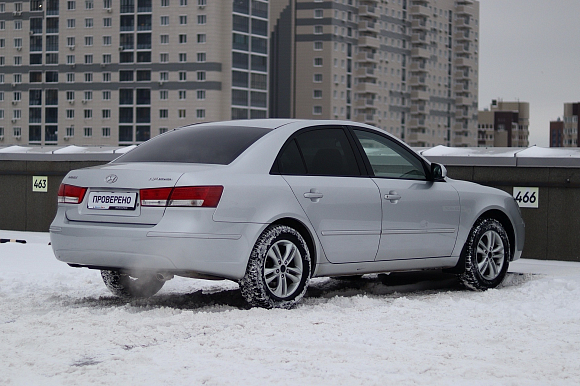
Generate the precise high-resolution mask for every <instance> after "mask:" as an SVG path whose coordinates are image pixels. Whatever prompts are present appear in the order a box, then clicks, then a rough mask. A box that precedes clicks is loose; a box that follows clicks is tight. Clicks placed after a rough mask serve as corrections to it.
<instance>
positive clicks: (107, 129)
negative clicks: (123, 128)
mask: <svg viewBox="0 0 580 386" xmlns="http://www.w3.org/2000/svg"><path fill="white" fill-rule="evenodd" d="M101 130H102V132H103V137H104V138H109V137H110V136H111V128H110V127H103V128H102V129H101Z"/></svg>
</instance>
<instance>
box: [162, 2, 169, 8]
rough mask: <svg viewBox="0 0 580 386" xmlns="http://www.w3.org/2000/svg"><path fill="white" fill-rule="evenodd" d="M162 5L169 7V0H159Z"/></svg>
mask: <svg viewBox="0 0 580 386" xmlns="http://www.w3.org/2000/svg"><path fill="white" fill-rule="evenodd" d="M161 6H162V7H169V0H161Z"/></svg>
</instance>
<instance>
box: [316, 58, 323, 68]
mask: <svg viewBox="0 0 580 386" xmlns="http://www.w3.org/2000/svg"><path fill="white" fill-rule="evenodd" d="M314 67H322V58H314Z"/></svg>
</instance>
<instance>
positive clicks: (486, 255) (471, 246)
mask: <svg viewBox="0 0 580 386" xmlns="http://www.w3.org/2000/svg"><path fill="white" fill-rule="evenodd" d="M463 253H464V257H465V272H464V273H462V274H461V275H459V278H460V280H461V282H462V283H463V285H464V286H465V287H467V288H469V289H472V290H475V291H484V290H486V289H489V288H495V287H497V286H498V285H499V284H501V282H502V281H503V279H504V278H505V275H506V273H507V270H508V266H509V261H510V243H509V239H508V236H507V233H506V231H505V229H504V228H503V226H502V225H501V223H500V222H499V221H497V220H494V219H484V220H481V221H479V222H477V223H476V224H475V226H474V227H473V229H472V230H471V233H470V234H469V238H468V239H467V243H466V244H465V247H464V249H463Z"/></svg>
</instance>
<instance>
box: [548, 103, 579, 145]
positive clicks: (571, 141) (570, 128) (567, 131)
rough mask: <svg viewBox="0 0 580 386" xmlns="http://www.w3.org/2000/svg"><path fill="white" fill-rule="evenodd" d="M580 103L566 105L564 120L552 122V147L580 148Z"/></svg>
mask: <svg viewBox="0 0 580 386" xmlns="http://www.w3.org/2000/svg"><path fill="white" fill-rule="evenodd" d="M579 115H580V102H575V103H564V119H563V120H560V119H558V120H557V121H552V122H550V147H578V146H580V143H579V142H578V116H579Z"/></svg>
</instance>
